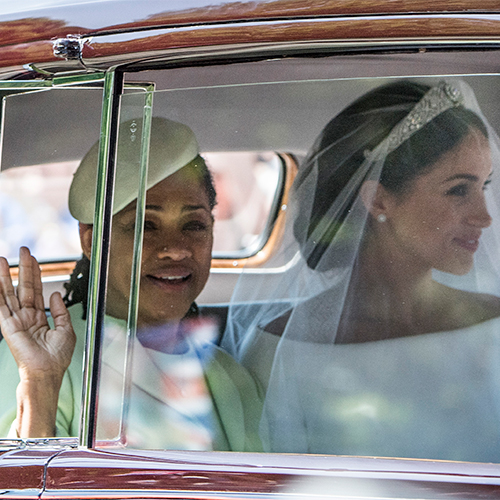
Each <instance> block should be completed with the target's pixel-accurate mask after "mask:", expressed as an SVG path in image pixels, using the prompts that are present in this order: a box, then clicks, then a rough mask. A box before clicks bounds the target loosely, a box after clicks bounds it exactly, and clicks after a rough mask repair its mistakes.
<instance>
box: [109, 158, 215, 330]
mask: <svg viewBox="0 0 500 500" xmlns="http://www.w3.org/2000/svg"><path fill="white" fill-rule="evenodd" d="M135 206H136V202H135V201H134V202H133V203H131V204H130V205H129V206H127V207H125V208H124V209H123V210H121V211H120V212H118V213H117V214H116V215H115V216H114V217H113V229H112V236H111V238H112V239H111V253H110V264H109V280H108V292H107V313H108V314H110V315H111V316H114V317H116V318H122V319H125V318H126V317H127V313H128V300H129V290H130V279H131V266H132V255H133V241H134V231H135V215H136V214H135ZM144 223H145V225H144V242H143V250H142V266H141V281H140V295H139V315H138V323H139V324H155V323H162V322H166V321H176V320H179V319H181V318H182V317H183V316H184V315H185V314H186V313H187V311H188V309H189V307H190V305H191V303H192V302H193V301H194V300H195V299H196V297H197V296H198V295H199V293H200V292H201V291H202V289H203V287H204V286H205V283H206V281H207V279H208V275H209V271H210V262H211V254H212V230H213V218H212V212H211V209H210V206H209V201H208V196H207V193H206V191H205V188H204V186H203V185H202V181H201V179H200V178H199V176H197V175H196V174H195V173H194V171H193V169H191V168H190V167H185V168H183V169H181V170H179V171H178V172H176V173H174V174H173V175H171V176H170V177H168V178H166V179H164V180H163V181H161V182H160V183H158V184H156V185H155V186H153V187H152V188H151V189H149V190H148V191H147V193H146V212H145V221H144Z"/></svg>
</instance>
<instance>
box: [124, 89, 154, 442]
mask: <svg viewBox="0 0 500 500" xmlns="http://www.w3.org/2000/svg"><path fill="white" fill-rule="evenodd" d="M145 90H146V92H147V93H146V95H145V103H144V110H143V121H142V137H141V141H142V142H141V155H140V163H141V165H140V171H139V187H138V194H137V205H136V214H135V235H134V254H133V258H132V270H131V279H130V299H129V309H128V317H127V347H126V353H125V365H124V368H123V369H124V371H123V373H124V379H123V393H122V394H123V397H122V412H121V420H120V437H121V438H125V436H126V434H127V428H126V427H127V420H128V412H129V401H130V391H131V387H132V356H133V352H134V350H133V344H134V340H135V337H136V333H137V317H138V310H139V283H140V280H141V261H142V240H143V235H144V214H145V212H146V186H147V178H148V165H149V142H150V137H151V119H152V117H153V96H154V85H148V86H147V87H146V89H145Z"/></svg>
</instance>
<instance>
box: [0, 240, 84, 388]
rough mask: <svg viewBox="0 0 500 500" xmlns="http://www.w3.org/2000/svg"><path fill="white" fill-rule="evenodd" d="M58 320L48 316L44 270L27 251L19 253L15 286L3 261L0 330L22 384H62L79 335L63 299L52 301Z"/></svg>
mask: <svg viewBox="0 0 500 500" xmlns="http://www.w3.org/2000/svg"><path fill="white" fill-rule="evenodd" d="M50 312H51V315H52V317H53V320H54V328H53V329H51V328H50V326H49V323H48V321H47V317H46V314H45V307H44V300H43V294H42V281H41V276H40V268H39V266H38V262H37V261H36V259H35V258H34V257H33V256H32V255H31V254H30V251H29V250H28V249H27V248H26V247H22V248H21V249H20V251H19V284H18V287H17V290H16V289H15V288H14V286H13V284H12V279H11V276H10V272H9V265H8V263H7V261H6V260H5V259H4V258H3V257H0V329H1V331H2V335H3V337H4V338H5V340H6V342H7V344H8V346H9V349H10V350H11V352H12V355H13V356H14V359H15V360H16V363H17V365H18V368H19V374H20V377H21V380H23V379H24V380H31V379H51V378H52V379H54V381H56V380H57V379H59V380H58V381H60V379H62V376H63V375H64V372H65V371H66V369H67V368H68V366H69V364H70V362H71V357H72V354H73V350H74V346H75V334H74V332H73V327H72V326H71V321H70V316H69V313H68V311H67V309H66V306H65V305H64V303H63V300H62V297H61V295H60V294H59V293H58V292H55V293H54V294H52V296H51V297H50Z"/></svg>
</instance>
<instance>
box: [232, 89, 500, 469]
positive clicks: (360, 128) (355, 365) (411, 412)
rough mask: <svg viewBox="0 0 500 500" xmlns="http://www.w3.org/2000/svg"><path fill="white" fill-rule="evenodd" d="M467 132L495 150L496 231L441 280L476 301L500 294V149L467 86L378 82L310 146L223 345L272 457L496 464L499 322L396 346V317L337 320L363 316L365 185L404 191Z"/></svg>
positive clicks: (244, 281) (487, 320) (403, 335)
mask: <svg viewBox="0 0 500 500" xmlns="http://www.w3.org/2000/svg"><path fill="white" fill-rule="evenodd" d="M471 112H472V113H471ZM471 129H474V130H481V131H482V134H483V135H487V137H488V141H489V145H490V149H491V155H492V162H493V176H492V183H491V186H488V189H487V191H486V203H487V208H488V212H489V214H490V216H491V217H492V220H493V223H492V224H491V225H490V227H487V228H486V227H485V228H482V236H481V237H480V239H479V247H478V248H477V251H475V255H474V265H473V268H472V270H470V271H469V272H467V273H466V274H464V273H456V274H454V273H445V272H441V271H433V273H434V279H435V280H436V281H438V282H440V283H443V284H446V285H447V286H449V287H451V288H452V289H460V290H465V291H468V292H471V297H472V294H476V293H481V294H490V295H492V296H494V297H495V296H500V279H499V277H500V273H499V259H498V248H499V240H498V236H499V233H498V230H497V228H498V225H499V222H500V214H499V213H498V206H499V199H498V198H499V196H500V191H499V189H498V187H497V186H498V182H499V181H498V164H499V163H498V162H499V159H500V155H499V147H498V145H499V142H498V137H497V135H496V133H495V131H494V130H493V129H492V127H491V126H490V125H489V124H488V122H487V120H486V118H485V117H484V115H483V114H482V113H481V110H480V109H479V106H478V103H477V100H476V98H475V96H474V92H473V90H472V89H471V88H470V86H468V85H467V84H466V83H465V82H464V81H461V80H458V79H453V80H447V81H446V82H444V81H443V82H440V83H439V84H436V85H432V86H427V85H425V84H422V83H418V82H413V81H397V82H392V83H389V84H387V85H385V86H382V87H377V88H375V89H374V90H372V91H371V92H370V93H369V94H366V95H364V96H362V97H361V98H359V99H358V100H357V101H355V102H354V103H352V104H351V105H349V106H348V107H347V108H346V109H345V110H344V111H343V112H342V113H340V114H339V115H338V116H336V117H335V118H333V119H332V120H331V122H330V123H329V124H328V125H327V126H326V127H325V128H324V129H323V131H322V133H321V134H320V136H319V137H318V138H317V140H316V141H315V144H314V145H313V146H312V148H311V150H310V151H309V153H308V155H307V157H306V158H305V160H304V161H303V163H302V164H301V165H300V167H299V172H298V175H297V178H296V180H295V183H294V186H293V190H292V193H291V195H290V201H289V205H288V207H287V222H286V228H285V232H284V235H283V244H282V246H281V249H280V251H279V253H278V254H275V255H274V256H273V257H272V258H271V259H270V260H269V261H268V262H267V264H266V269H265V270H264V272H263V273H260V274H256V273H254V272H252V270H246V271H244V272H243V274H242V276H241V278H240V280H239V283H238V285H237V288H236V290H235V293H234V296H233V298H232V301H231V304H230V308H229V317H228V322H227V325H228V326H227V329H226V332H225V334H224V338H223V347H225V348H226V349H228V350H229V351H230V352H231V353H232V354H233V355H234V356H235V357H236V359H237V360H238V361H240V362H241V363H242V364H244V365H245V366H246V367H247V368H248V369H249V370H250V371H251V373H252V374H253V375H254V376H255V377H256V378H257V379H258V380H259V382H260V384H261V386H262V390H263V394H264V397H265V402H264V413H263V415H262V419H261V423H260V429H261V436H262V438H263V440H264V442H265V446H266V448H267V449H268V450H269V451H277V452H305V453H327V454H349V455H353V454H355V455H371V456H373V455H378V456H403V457H418V458H436V459H438V458H442V459H452V460H455V459H457V460H477V461H498V460H500V398H499V393H500V330H499V328H500V320H497V319H496V318H495V317H491V316H490V317H486V316H485V317H484V318H482V317H481V318H479V320H471V321H470V324H465V325H463V328H462V327H458V328H453V329H449V330H446V331H425V329H424V331H422V332H419V334H412V332H408V331H401V332H400V334H399V335H396V336H394V335H393V334H391V335H389V334H388V335H387V338H384V335H383V332H384V331H387V332H389V331H391V329H390V328H389V326H388V325H389V324H390V323H391V320H392V319H393V318H390V317H386V318H384V314H383V311H379V312H380V314H378V315H377V320H376V324H375V321H373V320H372V319H371V318H370V317H367V318H366V325H365V330H366V331H367V332H370V331H371V329H373V331H374V332H378V333H377V335H375V336H374V337H373V338H372V337H370V334H369V333H368V334H367V336H366V338H356V337H350V336H349V329H348V328H347V329H346V328H344V327H343V326H342V325H343V324H342V322H344V321H345V319H346V318H350V317H351V315H356V311H355V310H352V309H353V308H355V307H357V305H355V304H357V302H356V297H355V296H353V294H352V290H353V289H354V290H355V289H356V287H355V286H354V287H353V283H354V284H355V283H356V282H357V280H358V278H359V276H358V274H357V261H358V259H359V255H360V252H361V251H362V249H363V245H364V242H365V241H366V238H367V234H368V233H369V231H370V227H371V225H373V224H378V223H379V222H380V223H384V218H383V217H382V218H379V221H377V219H376V218H374V217H372V216H371V215H370V212H369V210H367V206H369V205H370V200H369V198H370V195H366V194H365V196H364V198H362V196H361V194H360V191H361V186H362V185H363V184H364V183H365V181H368V180H371V181H375V182H377V183H379V182H380V183H382V184H383V185H387V186H389V187H391V186H397V185H398V183H399V182H400V179H399V178H398V176H399V177H401V178H408V177H409V176H411V175H412V173H411V172H412V171H413V170H414V169H415V165H417V164H419V165H423V166H424V167H423V170H421V172H426V171H427V170H425V165H427V166H428V165H432V164H433V163H435V162H436V161H437V159H438V158H439V157H440V155H442V154H443V151H446V146H443V144H446V143H447V142H448V141H449V142H450V143H452V144H453V145H456V144H458V143H459V142H460V140H461V139H462V138H463V137H464V136H465V135H466V134H467V131H468V130H471ZM450 147H453V146H450ZM448 149H449V148H448ZM391 165H397V167H391ZM391 172H392V173H391ZM471 244H472V245H473V242H472V243H471ZM381 271H382V272H383V270H381ZM474 297H476V295H474ZM481 297H483V296H481ZM484 297H486V296H484ZM494 297H493V298H492V299H491V300H492V301H493V302H494V300H495V298H494ZM387 300H390V299H389V298H388V299H387ZM382 302H383V301H382ZM389 309H390V308H388V310H389ZM370 322H371V323H370ZM417 326H418V325H417ZM416 331H418V328H417V330H416Z"/></svg>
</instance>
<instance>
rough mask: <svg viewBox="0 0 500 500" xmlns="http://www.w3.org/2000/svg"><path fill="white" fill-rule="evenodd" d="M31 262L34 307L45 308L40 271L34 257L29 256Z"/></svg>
mask: <svg viewBox="0 0 500 500" xmlns="http://www.w3.org/2000/svg"><path fill="white" fill-rule="evenodd" d="M31 264H32V271H33V292H34V294H35V307H36V308H37V309H43V310H45V303H44V300H43V285H42V272H41V271H40V266H39V265H38V261H37V260H36V259H35V257H33V256H31Z"/></svg>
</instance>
